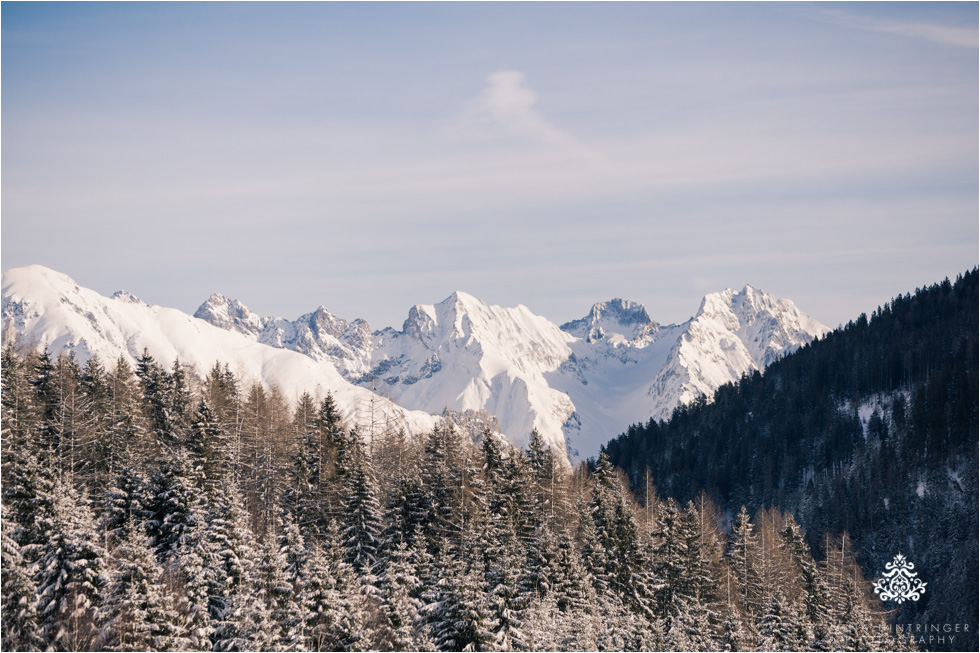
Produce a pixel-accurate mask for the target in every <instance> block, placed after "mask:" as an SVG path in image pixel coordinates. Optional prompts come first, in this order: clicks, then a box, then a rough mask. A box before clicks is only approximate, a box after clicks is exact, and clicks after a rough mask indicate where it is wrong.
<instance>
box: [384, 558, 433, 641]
mask: <svg viewBox="0 0 980 653" xmlns="http://www.w3.org/2000/svg"><path fill="white" fill-rule="evenodd" d="M416 546H418V547H423V546H424V543H423V542H418V543H417V544H416ZM421 589H422V580H421V579H420V578H419V577H418V575H417V570H416V569H415V564H414V562H413V560H412V550H410V549H409V548H408V545H407V544H406V543H405V542H401V543H399V544H397V545H396V546H395V547H394V549H392V550H391V552H390V553H389V559H388V564H387V566H386V568H385V575H384V578H383V579H382V581H381V592H380V596H381V613H382V614H383V615H384V618H385V627H384V629H383V630H384V632H383V636H382V638H381V643H382V648H383V649H386V650H389V651H421V650H425V646H426V644H427V643H428V642H427V638H426V636H425V632H424V624H423V623H422V620H421V617H420V610H421V609H422V605H423V604H422V601H421V600H419V599H418V598H417V597H418V595H419V593H420V591H421Z"/></svg>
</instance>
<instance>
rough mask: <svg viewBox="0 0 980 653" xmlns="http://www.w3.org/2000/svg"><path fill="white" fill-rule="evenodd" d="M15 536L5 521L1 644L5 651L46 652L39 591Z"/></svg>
mask: <svg viewBox="0 0 980 653" xmlns="http://www.w3.org/2000/svg"><path fill="white" fill-rule="evenodd" d="M13 532H14V525H13V522H9V521H7V520H6V519H4V520H3V533H2V542H0V551H2V557H3V561H2V564H0V570H2V574H0V586H2V593H0V596H2V600H3V610H2V612H0V615H2V624H3V628H2V631H3V638H2V641H0V644H2V648H3V650H5V651H40V650H43V649H44V640H43V639H41V636H40V633H41V623H40V619H39V616H38V613H37V588H36V586H35V584H34V579H33V578H32V576H31V570H30V566H29V565H28V563H27V561H26V560H25V559H24V556H23V555H22V554H21V550H20V545H19V544H18V543H17V542H16V541H15V540H14V537H13Z"/></svg>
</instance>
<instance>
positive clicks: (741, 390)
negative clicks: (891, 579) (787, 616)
mask: <svg viewBox="0 0 980 653" xmlns="http://www.w3.org/2000/svg"><path fill="white" fill-rule="evenodd" d="M977 277H978V274H977V269H974V270H973V271H971V272H969V273H966V274H964V275H962V276H960V277H957V279H956V281H955V282H950V281H949V280H948V279H946V280H944V281H943V282H942V283H939V284H936V285H933V286H930V287H927V288H921V289H919V290H917V291H916V292H915V293H914V294H911V295H910V294H907V295H905V296H899V297H896V298H895V299H894V300H892V301H891V302H890V303H889V304H886V305H885V306H882V307H880V308H878V310H876V311H875V312H874V313H873V314H872V316H871V318H870V319H868V317H867V316H866V315H861V316H860V317H859V318H858V319H857V320H855V321H852V322H850V323H848V324H847V325H846V326H844V327H842V328H840V329H838V330H836V331H834V332H832V333H830V334H829V335H827V336H826V337H825V338H823V339H821V340H819V341H815V342H813V343H811V344H810V345H808V346H805V347H803V348H802V349H800V350H799V351H797V352H796V353H794V354H792V355H790V356H787V357H785V358H783V359H782V360H780V361H777V362H776V363H774V364H773V365H771V366H770V367H769V368H767V369H766V371H765V373H764V374H759V373H758V372H757V373H755V374H753V375H751V376H746V377H743V379H742V380H741V381H740V382H738V383H736V384H729V385H726V386H724V387H722V388H720V389H719V390H718V391H717V393H716V394H715V396H714V398H713V400H712V401H711V402H710V403H708V402H705V401H700V402H698V403H696V404H694V405H691V406H689V407H686V408H680V409H678V410H676V411H675V412H674V414H673V415H672V417H671V419H670V420H669V421H666V422H659V423H657V422H652V421H651V422H649V423H647V424H637V425H635V426H631V427H630V428H629V430H628V431H627V432H626V433H624V434H622V435H620V436H619V437H618V438H616V439H614V440H612V441H611V442H609V444H608V445H606V446H605V447H604V448H603V451H604V453H605V454H606V455H608V457H609V460H610V461H611V462H612V463H613V464H614V465H616V466H618V467H620V468H622V469H623V470H626V472H627V474H628V476H629V479H630V483H631V486H632V487H633V489H634V490H635V491H637V492H643V490H644V488H645V487H649V486H650V485H655V486H656V487H657V488H658V489H659V490H660V491H661V492H662V493H663V494H664V495H666V496H672V497H676V498H677V499H678V500H687V499H689V498H692V497H695V496H697V495H698V494H699V493H700V492H707V494H708V495H709V496H711V497H712V498H713V499H714V500H716V501H717V502H718V504H719V506H720V507H721V508H722V509H723V510H725V511H727V512H728V513H729V514H731V513H734V512H735V511H737V510H738V508H739V506H741V505H745V506H749V507H750V508H752V509H761V508H763V507H766V506H778V507H779V508H780V509H782V510H786V511H788V512H790V513H792V514H793V515H795V517H796V519H798V520H799V523H800V525H801V526H802V527H803V528H804V530H805V531H806V532H807V533H808V536H809V542H810V543H811V544H816V542H817V541H818V540H819V538H820V537H821V534H824V533H836V534H842V533H846V534H848V535H849V536H850V538H851V541H852V545H853V547H854V553H855V556H856V558H857V561H858V563H859V564H860V566H861V568H862V569H863V571H864V573H865V574H867V576H868V577H874V576H880V575H881V574H882V573H883V572H884V570H885V565H886V563H888V562H890V561H891V560H892V558H893V557H894V556H895V555H896V554H898V553H902V554H904V555H905V556H906V557H907V558H908V559H909V560H911V561H913V562H914V564H915V565H916V569H917V570H918V572H919V575H920V578H921V579H922V580H925V581H928V589H927V591H926V593H925V594H924V595H923V597H922V598H921V600H919V601H917V602H915V601H908V602H905V603H904V604H903V605H901V606H900V607H898V609H897V610H893V611H892V613H891V614H890V615H889V619H890V620H891V621H893V622H894V623H899V624H908V623H912V624H916V623H919V624H925V623H928V624H968V626H969V630H970V638H969V639H960V638H957V639H955V640H954V641H953V642H952V643H950V642H948V641H947V642H946V643H945V644H944V643H937V642H934V643H933V644H932V647H933V648H944V647H946V648H950V649H953V650H977V647H978V641H977V634H976V633H977V624H978V609H977V602H978V587H980V583H978V559H977V551H978V542H977V532H978V502H977V491H978V479H977V466H978V460H977V451H978V449H977V447H978V442H977V439H978V423H977V405H978V385H977V373H978V349H977V337H978V286H977ZM890 605H892V606H894V604H890Z"/></svg>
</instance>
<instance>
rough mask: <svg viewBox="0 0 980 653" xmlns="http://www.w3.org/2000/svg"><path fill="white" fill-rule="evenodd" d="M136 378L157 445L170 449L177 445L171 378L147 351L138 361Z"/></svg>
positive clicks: (144, 350) (144, 351)
mask: <svg viewBox="0 0 980 653" xmlns="http://www.w3.org/2000/svg"><path fill="white" fill-rule="evenodd" d="M136 377H137V378H138V379H139V384H140V389H141V390H142V393H143V405H144V407H145V410H146V412H147V416H148V418H149V422H150V427H151V428H152V430H153V436H154V438H155V440H156V445H157V446H161V447H164V448H165V449H167V448H170V447H172V446H173V445H174V444H176V440H175V438H174V437H173V433H172V428H171V402H170V377H169V375H168V374H167V372H166V371H165V370H164V369H163V368H162V367H160V365H159V364H157V362H156V361H155V360H154V359H153V357H152V356H150V353H149V352H148V351H147V350H146V349H143V354H142V355H141V356H140V357H139V358H138V359H137V361H136Z"/></svg>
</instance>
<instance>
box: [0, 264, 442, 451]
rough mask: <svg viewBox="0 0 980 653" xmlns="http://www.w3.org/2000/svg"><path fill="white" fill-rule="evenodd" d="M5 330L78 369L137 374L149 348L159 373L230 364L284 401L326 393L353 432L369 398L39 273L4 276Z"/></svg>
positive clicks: (428, 419) (319, 374) (303, 365)
mask: <svg viewBox="0 0 980 653" xmlns="http://www.w3.org/2000/svg"><path fill="white" fill-rule="evenodd" d="M230 319H231V318H230ZM246 319H247V318H246ZM3 327H4V336H5V337H6V336H7V334H8V333H9V332H10V331H11V330H12V331H13V332H14V333H16V334H17V335H18V337H20V338H22V339H23V340H24V341H26V342H28V343H32V344H36V345H37V346H39V347H46V348H48V349H49V350H51V351H52V352H57V351H62V350H71V351H74V352H75V354H76V355H77V356H78V358H79V359H80V360H82V361H85V360H87V359H88V358H90V357H91V356H93V355H95V356H98V357H99V358H100V359H102V360H103V361H104V362H106V363H107V364H111V362H112V361H115V360H116V359H117V358H118V357H119V356H122V357H124V358H125V359H126V360H127V361H129V363H130V364H131V365H134V366H135V363H136V359H137V357H139V356H140V355H141V354H142V352H143V349H144V348H146V349H147V350H148V352H149V353H150V355H151V356H153V357H154V358H155V359H156V360H157V361H159V362H161V363H163V364H164V365H169V364H170V363H172V362H173V361H174V360H175V359H177V358H179V359H180V360H181V362H183V363H186V364H189V365H191V366H193V367H194V368H196V369H197V370H198V371H199V372H200V373H202V374H203V373H205V372H207V370H208V369H210V368H211V367H212V366H213V365H214V363H215V362H216V361H218V362H221V363H227V364H228V365H229V367H230V369H232V371H234V372H235V373H236V374H238V375H240V377H242V378H244V379H250V380H254V381H258V382H260V383H263V384H265V385H267V386H268V385H271V384H273V383H276V384H278V385H279V386H280V387H281V388H282V389H283V390H284V391H285V392H286V396H298V395H299V394H301V393H302V392H304V391H308V392H310V393H311V394H314V395H319V396H321V397H322V396H325V395H326V393H327V392H331V393H333V395H334V398H335V399H336V401H337V405H338V407H339V409H340V411H341V413H342V414H343V416H344V418H345V419H346V420H348V422H349V423H351V424H356V423H358V419H359V413H360V412H362V411H363V407H364V406H365V405H368V404H369V403H371V401H372V398H374V395H372V394H371V392H370V391H368V390H365V389H364V388H360V387H357V386H355V385H353V384H351V383H350V382H348V381H347V380H346V379H344V378H343V376H341V375H340V374H339V373H338V372H337V370H336V369H335V368H334V367H333V366H332V365H329V364H327V365H324V364H319V363H317V362H316V361H314V360H313V359H311V358H310V357H308V356H304V355H303V354H300V353H297V352H294V351H290V350H287V349H277V348H274V347H269V346H266V345H263V344H261V343H258V342H256V341H255V340H254V339H252V338H250V337H248V336H245V335H243V334H241V333H237V332H235V331H232V330H228V329H223V328H219V327H216V326H213V325H211V324H208V323H207V322H205V321H203V320H199V319H196V318H193V317H191V316H189V315H187V314H185V313H182V312H180V311H178V310H175V309H172V308H163V307H160V306H148V305H146V304H144V303H143V302H141V301H140V300H139V299H137V298H136V297H134V296H133V295H132V294H130V293H127V292H125V291H120V292H117V293H116V294H115V295H114V296H113V297H112V298H106V297H103V296H101V295H99V294H98V293H97V292H95V291H93V290H89V289H87V288H82V287H80V286H79V285H78V284H76V283H75V282H74V281H72V280H71V279H70V278H68V277H67V276H65V275H63V274H60V273H58V272H54V271H53V270H49V269H47V268H44V267H41V266H39V265H32V266H29V267H24V268H17V269H13V270H8V271H6V272H4V273H3ZM374 405H375V409H376V410H378V411H382V412H384V414H386V415H387V416H389V417H390V419H391V420H393V421H395V422H397V423H402V424H404V425H405V426H406V428H407V429H408V430H409V431H414V432H420V433H421V432H424V431H427V430H429V429H431V428H432V426H433V424H435V422H436V420H435V418H434V417H433V416H431V415H428V414H426V413H422V412H418V411H409V410H405V409H404V408H402V407H400V406H398V405H396V404H394V403H392V402H390V401H389V402H384V401H380V402H379V401H377V400H375V402H374Z"/></svg>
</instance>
